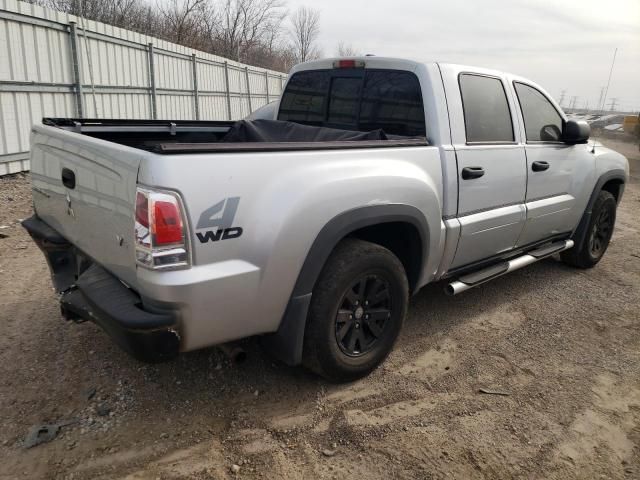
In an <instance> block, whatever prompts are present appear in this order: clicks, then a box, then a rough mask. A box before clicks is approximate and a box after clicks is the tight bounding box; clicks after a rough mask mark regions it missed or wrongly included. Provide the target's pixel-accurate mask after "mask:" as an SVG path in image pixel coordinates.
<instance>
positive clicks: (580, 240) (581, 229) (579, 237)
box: [572, 169, 627, 250]
mask: <svg viewBox="0 0 640 480" xmlns="http://www.w3.org/2000/svg"><path fill="white" fill-rule="evenodd" d="M611 180H619V181H620V182H621V183H622V186H621V190H620V195H619V197H618V202H620V200H621V199H622V193H623V189H624V184H625V182H626V181H627V175H626V173H625V171H624V170H622V169H615V170H609V171H608V172H605V173H603V174H602V175H600V177H599V178H598V181H597V182H596V185H595V187H593V191H592V192H591V196H590V197H589V201H588V202H587V207H586V208H585V209H584V213H583V214H582V218H581V219H580V222H579V223H578V226H577V227H576V230H575V231H574V232H573V235H572V238H573V239H574V240H575V241H576V245H575V246H574V247H573V248H575V249H577V250H580V249H581V248H582V247H583V246H584V241H585V239H586V235H585V232H586V230H587V226H588V225H589V222H590V221H591V212H592V211H593V205H594V204H595V203H596V198H598V194H599V193H600V191H601V190H602V187H604V185H605V184H606V183H607V182H610V181H611Z"/></svg>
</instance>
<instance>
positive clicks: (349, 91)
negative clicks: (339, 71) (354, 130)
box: [327, 77, 362, 127]
mask: <svg viewBox="0 0 640 480" xmlns="http://www.w3.org/2000/svg"><path fill="white" fill-rule="evenodd" d="M361 86H362V79H360V78H357V77H355V78H349V77H347V78H341V77H338V78H334V79H333V81H332V82H331V95H330V97H329V113H328V115H327V121H328V122H329V123H337V124H344V125H353V126H354V127H355V125H356V123H357V122H358V104H359V102H360V87H361Z"/></svg>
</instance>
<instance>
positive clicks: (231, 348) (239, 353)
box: [218, 343, 247, 364]
mask: <svg viewBox="0 0 640 480" xmlns="http://www.w3.org/2000/svg"><path fill="white" fill-rule="evenodd" d="M218 348H219V349H220V351H222V353H224V354H225V356H226V357H227V358H228V359H229V360H231V361H232V362H233V363H236V364H240V363H242V362H244V361H245V360H246V359H247V352H245V350H244V348H242V347H241V346H240V345H238V344H235V343H223V344H222V345H218Z"/></svg>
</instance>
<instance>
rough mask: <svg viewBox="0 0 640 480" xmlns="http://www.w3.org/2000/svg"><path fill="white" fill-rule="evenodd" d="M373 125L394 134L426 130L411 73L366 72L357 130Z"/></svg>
mask: <svg viewBox="0 0 640 480" xmlns="http://www.w3.org/2000/svg"><path fill="white" fill-rule="evenodd" d="M376 128H382V129H383V130H384V131H385V132H386V133H391V134H395V135H407V136H424V135H425V134H426V133H425V128H424V108H423V106H422V94H421V93H420V83H419V82H418V79H417V78H416V76H415V75H414V74H413V73H409V72H390V71H386V72H385V71H378V72H376V71H374V72H368V73H367V75H366V77H365V82H364V91H363V94H362V105H361V107H360V130H374V129H376Z"/></svg>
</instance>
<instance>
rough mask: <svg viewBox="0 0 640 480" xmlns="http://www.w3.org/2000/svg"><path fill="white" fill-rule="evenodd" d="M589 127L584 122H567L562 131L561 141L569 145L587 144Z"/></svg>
mask: <svg viewBox="0 0 640 480" xmlns="http://www.w3.org/2000/svg"><path fill="white" fill-rule="evenodd" d="M590 133H591V127H590V126H589V124H588V123H587V122H585V121H584V120H567V121H566V122H564V127H563V129H562V141H563V142H564V143H568V144H569V145H575V144H576V143H587V140H589V134H590Z"/></svg>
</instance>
